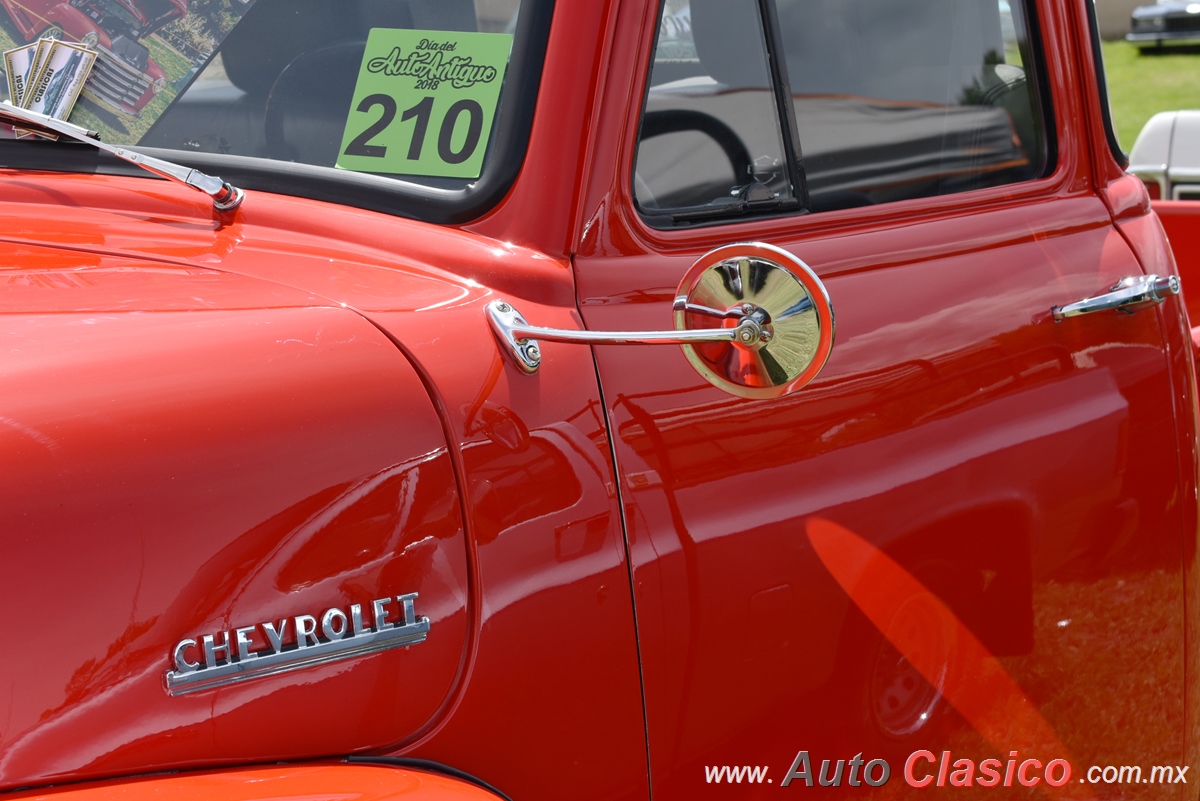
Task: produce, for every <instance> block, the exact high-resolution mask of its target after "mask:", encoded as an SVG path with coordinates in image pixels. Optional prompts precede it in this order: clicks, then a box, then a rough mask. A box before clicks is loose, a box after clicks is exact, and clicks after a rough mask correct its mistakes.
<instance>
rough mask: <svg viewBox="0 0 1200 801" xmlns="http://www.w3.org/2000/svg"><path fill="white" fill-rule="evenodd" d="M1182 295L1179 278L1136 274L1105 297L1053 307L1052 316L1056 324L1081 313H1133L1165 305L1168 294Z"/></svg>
mask: <svg viewBox="0 0 1200 801" xmlns="http://www.w3.org/2000/svg"><path fill="white" fill-rule="evenodd" d="M1178 294H1179V279H1178V278H1176V277H1175V276H1173V275H1172V276H1168V277H1166V278H1164V277H1162V276H1159V275H1137V276H1132V277H1130V278H1123V279H1121V282H1120V283H1119V284H1117V285H1116V286H1114V287H1113V288H1112V289H1110V290H1109V291H1107V292H1105V293H1104V294H1102V295H1096V296H1095V297H1091V298H1087V299H1086V300H1081V301H1078V302H1076V303H1068V304H1067V305H1066V306H1052V307H1051V308H1050V313H1051V314H1052V315H1053V317H1054V322H1056V323H1057V322H1061V321H1062V320H1065V319H1066V318H1068V317H1078V316H1079V315H1081V314H1091V313H1093V312H1100V311H1108V310H1109V309H1119V310H1120V311H1123V312H1125V313H1126V314H1133V313H1134V312H1135V311H1137V310H1138V309H1141V308H1144V307H1146V306H1151V305H1154V304H1156V303H1162V302H1163V301H1164V300H1166V299H1167V297H1168V296H1169V295H1178Z"/></svg>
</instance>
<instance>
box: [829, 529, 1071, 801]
mask: <svg viewBox="0 0 1200 801" xmlns="http://www.w3.org/2000/svg"><path fill="white" fill-rule="evenodd" d="M806 529H807V531H808V539H809V541H810V542H811V543H812V546H813V550H814V551H816V554H817V556H818V557H819V558H820V560H821V562H822V564H824V565H825V568H826V569H827V570H828V571H829V572H830V573H831V574H832V575H833V577H834V579H835V580H836V581H837V583H838V584H839V585H840V586H841V587H842V589H843V590H844V591H845V592H846V594H847V595H849V596H850V599H851V600H852V601H854V603H855V605H856V606H858V608H859V609H861V610H862V612H863V614H864V615H866V616H867V618H868V619H869V620H870V621H871V623H872V624H874V625H875V627H876V628H878V629H879V630H880V631H881V632H883V634H884V636H886V637H887V638H888V640H889V641H890V642H891V644H892V645H893V646H894V647H895V648H896V650H897V651H899V652H900V653H901V654H903V655H904V657H905V658H906V659H907V660H908V661H909V663H910V664H911V665H912V666H913V667H914V668H916V670H917V671H918V672H919V673H920V674H921V675H922V676H923V677H924V678H925V680H926V681H928V682H929V683H930V684H931V685H933V686H935V687H939V688H940V689H941V692H942V695H943V696H944V697H945V698H946V700H947V701H949V702H950V703H951V704H952V705H953V706H954V708H955V709H957V710H958V713H959V714H960V715H962V716H963V718H964V719H965V720H966V721H967V722H968V723H969V724H970V725H971V726H972V727H973V728H974V729H975V730H976V731H978V732H979V733H980V734H981V735H983V737H984V738H985V739H986V740H987V741H988V742H989V743H990V744H991V745H992V746H994V747H995V748H996V749H997V750H1001V751H1010V750H1012V751H1018V752H1023V753H1032V754H1038V753H1040V754H1052V755H1054V756H1055V757H1062V758H1065V759H1067V760H1068V761H1070V757H1069V755H1068V754H1067V749H1066V747H1065V746H1063V744H1062V743H1061V742H1059V739H1058V735H1057V734H1056V733H1055V731H1054V729H1053V728H1052V727H1051V726H1050V724H1049V723H1048V722H1047V721H1046V719H1045V718H1044V717H1042V715H1041V713H1040V712H1039V711H1038V709H1037V707H1036V706H1035V705H1034V703H1033V701H1031V700H1030V699H1029V697H1028V696H1026V695H1025V693H1024V692H1023V691H1022V690H1021V688H1020V687H1019V686H1018V685H1017V683H1016V682H1015V681H1013V679H1012V677H1011V676H1009V675H1008V672H1007V671H1006V670H1005V669H1004V667H1003V666H1002V665H1001V664H1000V662H999V661H998V660H997V659H996V658H995V657H994V656H992V654H991V652H989V651H988V649H987V648H985V647H984V645H983V643H981V642H980V641H979V638H978V637H976V636H975V634H974V633H973V632H972V631H971V630H970V629H968V628H967V627H966V626H965V625H964V624H963V622H962V621H961V620H959V619H958V617H957V616H956V615H955V614H954V612H953V611H952V610H951V609H950V608H949V607H947V606H946V605H945V604H944V603H943V602H942V601H941V600H940V599H939V598H938V597H937V596H936V595H934V594H933V593H932V592H930V591H929V590H928V589H926V588H925V586H924V585H922V584H921V582H919V581H917V579H915V578H914V577H913V576H912V574H911V573H909V572H908V571H907V570H905V569H904V568H903V567H901V566H900V565H899V564H898V563H897V562H896V561H895V560H893V559H892V558H891V557H889V556H888V555H887V554H885V553H884V552H883V551H881V550H880V549H879V548H877V547H875V546H874V545H872V544H871V543H869V542H867V541H866V540H864V539H863V538H862V537H860V536H858V535H857V534H855V533H854V532H852V531H850V530H848V529H846V528H843V527H842V526H839V525H837V524H836V523H832V522H830V521H828V520H823V519H820V518H812V519H810V520H809V521H808V523H807V525H806ZM913 604H920V605H922V606H925V607H926V609H927V610H928V609H930V608H931V609H932V610H933V611H934V612H935V613H936V618H937V619H941V620H942V621H944V623H945V625H946V626H947V627H948V629H949V633H950V635H951V636H950V638H949V641H950V642H951V643H952V645H951V648H952V651H953V652H952V654H951V655H950V658H947V655H946V654H945V652H943V651H940V650H931V649H929V648H928V647H927V642H926V641H927V639H928V638H927V636H926V632H925V631H923V629H924V628H925V627H922V626H905V625H902V624H901V625H898V621H897V617H898V615H897V612H898V611H899V610H902V609H904V608H906V607H910V606H911V605H913ZM925 619H926V620H928V619H931V618H929V617H925ZM1055 792H1057V793H1070V794H1071V795H1073V796H1076V797H1080V798H1086V797H1090V793H1089V792H1088V791H1087V789H1086V788H1085V787H1080V786H1079V785H1074V784H1068V785H1067V786H1066V787H1063V788H1062V789H1061V790H1056V791H1055Z"/></svg>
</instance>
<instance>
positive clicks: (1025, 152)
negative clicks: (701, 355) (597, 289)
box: [634, 0, 1049, 223]
mask: <svg viewBox="0 0 1200 801" xmlns="http://www.w3.org/2000/svg"><path fill="white" fill-rule="evenodd" d="M763 10H765V11H766V12H767V18H768V22H769V23H770V24H769V25H767V24H764V21H763V18H762V12H763ZM1031 41H1032V39H1031V36H1030V26H1029V23H1028V19H1027V17H1026V16H1025V13H1024V7H1023V5H1022V0H690V2H688V0H665V2H664V3H663V9H662V16H661V18H660V30H659V36H658V41H657V45H656V49H655V57H654V65H653V70H652V72H651V79H650V85H649V89H648V91H647V96H646V105H645V112H644V115H643V120H642V128H641V137H640V142H639V149H638V157H637V161H636V168H635V174H634V195H635V198H636V200H637V202H638V205H639V207H640V209H641V210H642V211H643V213H644V214H647V215H648V216H649V215H655V217H663V216H664V215H665V216H669V217H670V218H671V219H673V221H674V222H676V223H679V222H691V221H693V220H695V219H696V218H703V217H705V216H716V215H719V214H731V213H746V212H752V211H762V212H776V213H777V212H778V211H779V210H780V209H782V208H787V207H788V206H789V204H790V205H791V206H793V207H800V206H803V208H804V209H805V210H807V211H814V212H819V211H825V210H833V209H842V208H850V207H856V206H867V205H875V204H878V203H887V202H891V201H896V200H905V199H910V198H919V197H929V196H933V195H945V194H951V193H955V192H964V191H969V190H972V189H978V188H983V187H988V186H996V185H1001V184H1006V183H1012V182H1016V181H1024V180H1029V179H1031V178H1036V177H1038V176H1040V175H1043V174H1045V173H1046V171H1047V168H1048V167H1049V156H1048V153H1049V147H1048V142H1047V137H1046V134H1045V131H1046V130H1047V126H1046V125H1045V123H1044V120H1043V114H1042V109H1041V104H1040V95H1039V93H1038V91H1037V89H1036V80H1035V78H1036V76H1035V74H1034V71H1033V64H1034V58H1033V48H1032V44H1031ZM768 43H770V46H768ZM768 51H770V53H771V54H772V55H773V56H774V57H775V59H776V66H775V74H774V80H773V79H772V70H771V69H770V64H771V62H770V60H769V59H768ZM781 112H782V114H783V117H782V119H781ZM785 148H788V150H785ZM789 175H793V176H795V179H794V180H792V179H789Z"/></svg>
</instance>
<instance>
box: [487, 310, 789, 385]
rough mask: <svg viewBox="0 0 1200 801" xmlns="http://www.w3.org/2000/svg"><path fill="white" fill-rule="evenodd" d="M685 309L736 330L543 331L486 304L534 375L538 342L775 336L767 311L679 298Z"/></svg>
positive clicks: (500, 333) (679, 341)
mask: <svg viewBox="0 0 1200 801" xmlns="http://www.w3.org/2000/svg"><path fill="white" fill-rule="evenodd" d="M681 303H682V304H683V305H682V308H686V310H687V311H689V312H693V313H697V312H698V313H701V314H704V315H705V316H709V317H719V318H730V317H733V318H735V319H737V320H738V322H737V325H736V326H734V327H733V328H701V329H696V330H692V331H575V330H572V329H569V328H541V327H539V326H536V325H530V324H529V323H527V322H526V321H525V318H524V317H522V316H521V313H520V312H519V311H517V310H516V309H515V308H513V307H512V305H511V304H509V303H505V302H504V301H502V300H494V301H492V302H491V303H489V304H488V305H487V313H488V320H489V321H490V322H491V324H492V330H493V331H495V332H496V336H497V337H498V338H499V339H500V341H501V342H503V343H504V344H505V345H506V346H507V348H508V352H509V353H510V354H511V355H512V356H513V357H514V359H515V361H516V362H517V365H518V366H519V367H520V368H521V369H522V370H524V371H525V372H527V373H534V372H536V371H537V369H538V366H539V365H540V364H541V362H542V353H541V350H540V349H539V348H538V344H537V341H538V340H546V341H547V342H570V343H575V344H580V345H691V344H694V343H697V342H739V343H741V344H743V345H748V346H749V345H754V344H755V343H759V342H763V343H766V342H770V341H771V338H772V334H771V332H770V331H769V330H767V329H766V328H764V325H765V324H766V323H769V322H770V320H771V318H770V316H769V315H768V314H767V312H766V310H764V309H762V308H759V307H757V306H753V305H751V304H749V303H747V304H745V305H744V306H743V307H742V308H741V309H738V310H734V311H733V312H724V311H721V310H719V309H708V308H704V307H699V306H696V305H695V304H691V303H687V299H686V298H676V300H675V308H676V310H678V309H680V308H681Z"/></svg>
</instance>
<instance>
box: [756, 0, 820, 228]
mask: <svg viewBox="0 0 1200 801" xmlns="http://www.w3.org/2000/svg"><path fill="white" fill-rule="evenodd" d="M758 9H759V19H760V21H761V22H762V26H763V39H764V44H765V47H766V50H767V62H768V69H769V70H770V72H771V90H772V92H773V93H774V95H775V107H776V110H777V113H778V116H779V125H780V127H781V128H782V130H781V131H780V134H781V135H782V137H783V140H784V150H785V151H786V159H787V168H788V179H789V181H790V183H791V185H792V195H793V197H795V198H796V200H798V201H799V202H800V210H801V211H802V212H807V211H809V210H811V208H812V205H811V203H810V202H809V198H808V178H807V176H806V175H805V173H804V154H803V151H802V150H801V148H800V126H799V124H798V123H797V121H796V104H795V102H794V99H793V97H792V81H791V78H789V77H788V70H787V58H786V56H785V54H784V44H783V30H782V28H780V26H779V11H778V9H777V8H776V6H775V0H758Z"/></svg>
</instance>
